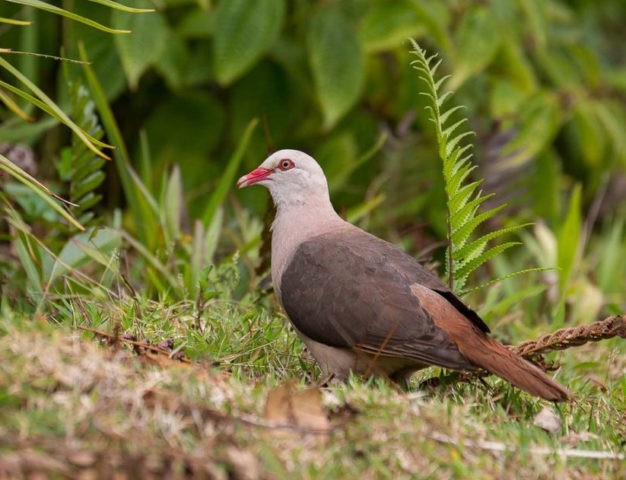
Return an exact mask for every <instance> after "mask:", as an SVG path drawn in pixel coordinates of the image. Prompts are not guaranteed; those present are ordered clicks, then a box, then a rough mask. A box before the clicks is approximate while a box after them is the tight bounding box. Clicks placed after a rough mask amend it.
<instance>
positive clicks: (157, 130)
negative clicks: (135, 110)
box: [146, 91, 224, 177]
mask: <svg viewBox="0 0 626 480" xmlns="http://www.w3.org/2000/svg"><path fill="white" fill-rule="evenodd" d="M172 125H175V126H176V128H172ZM223 129H224V112H223V110H222V107H221V105H220V104H219V103H218V102H217V101H216V100H215V98H214V97H213V96H212V95H210V94H209V93H207V92H203V91H188V92H185V94H184V95H179V96H170V97H169V98H168V99H167V100H166V101H165V102H163V103H162V104H161V105H159V106H158V107H157V108H156V109H155V110H154V111H153V112H152V115H150V117H149V118H148V120H147V122H146V132H147V134H148V140H149V143H150V152H151V154H152V157H153V159H154V163H156V164H159V163H162V162H167V163H169V164H170V165H171V164H174V163H178V164H180V165H181V168H182V171H183V177H184V174H185V172H186V171H187V170H186V168H187V167H192V165H186V164H185V163H186V162H185V159H186V157H187V156H197V157H202V156H206V155H207V154H208V153H210V151H211V150H212V149H213V148H214V147H215V145H217V143H218V142H219V140H220V137H221V132H222V131H223Z"/></svg>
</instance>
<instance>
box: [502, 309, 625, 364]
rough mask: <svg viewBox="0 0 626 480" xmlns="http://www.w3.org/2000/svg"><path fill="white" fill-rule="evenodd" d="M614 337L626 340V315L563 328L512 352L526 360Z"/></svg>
mask: <svg viewBox="0 0 626 480" xmlns="http://www.w3.org/2000/svg"><path fill="white" fill-rule="evenodd" d="M614 337H621V338H626V315H614V316H612V317H608V318H606V319H604V320H601V321H599V322H595V323H590V324H588V325H579V326H577V327H570V328H561V329H559V330H557V331H556V332H553V333H547V334H546V335H542V336H541V337H539V338H538V339H537V340H529V341H527V342H523V343H521V344H519V345H517V346H515V347H512V348H511V350H513V351H514V352H515V353H517V354H518V355H521V356H522V357H524V358H530V357H533V356H535V355H538V354H543V353H548V352H553V351H556V350H566V349H568V348H572V347H578V346H580V345H584V344H585V343H588V342H599V341H600V340H606V339H609V338H614Z"/></svg>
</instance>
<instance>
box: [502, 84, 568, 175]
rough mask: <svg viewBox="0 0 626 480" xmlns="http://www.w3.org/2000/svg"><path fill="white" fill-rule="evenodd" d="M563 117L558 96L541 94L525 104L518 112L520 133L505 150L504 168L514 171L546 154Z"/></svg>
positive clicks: (546, 93) (503, 150)
mask: <svg viewBox="0 0 626 480" xmlns="http://www.w3.org/2000/svg"><path fill="white" fill-rule="evenodd" d="M562 121H563V114H562V112H561V108H560V106H559V101H558V99H557V97H556V95H555V94H554V93H552V92H539V93H538V94H537V95H534V96H533V97H532V98H530V99H529V100H528V101H526V102H524V103H523V104H522V108H521V110H520V111H519V112H518V121H517V123H518V124H519V125H520V130H519V132H518V134H517V135H516V136H515V138H514V139H513V140H512V141H511V142H510V143H508V144H507V145H506V146H505V147H504V148H503V149H502V155H503V156H506V160H503V161H502V163H501V165H502V168H503V169H505V168H511V167H514V166H518V165H520V164H523V163H525V162H528V161H529V160H530V159H531V158H532V157H533V156H535V155H536V154H537V153H539V152H540V151H541V150H543V149H544V148H545V147H546V145H548V144H549V143H550V142H551V141H552V140H553V138H554V136H555V135H556V133H557V131H558V129H559V127H560V126H561V123H562Z"/></svg>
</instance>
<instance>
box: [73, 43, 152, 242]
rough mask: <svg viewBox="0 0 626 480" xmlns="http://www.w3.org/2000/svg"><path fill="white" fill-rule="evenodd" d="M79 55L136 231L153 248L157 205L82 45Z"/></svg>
mask: <svg viewBox="0 0 626 480" xmlns="http://www.w3.org/2000/svg"><path fill="white" fill-rule="evenodd" d="M79 53H80V58H81V60H83V61H84V62H85V63H84V64H83V73H84V75H85V79H86V80H87V85H88V86H89V89H90V91H91V98H92V99H93V101H94V103H95V105H96V107H97V109H98V113H99V114H100V119H101V120H102V125H103V126H104V129H105V131H106V133H107V136H108V138H109V139H110V141H111V143H112V144H113V145H115V150H114V151H113V158H114V160H115V166H116V168H117V173H118V175H119V177H120V180H121V183H122V188H123V190H124V195H125V197H126V200H127V201H128V204H129V206H130V211H131V212H132V217H133V222H134V224H135V228H136V230H137V232H138V234H139V235H140V236H141V239H142V240H143V241H144V243H145V244H146V245H152V244H153V243H154V242H155V241H156V239H155V238H154V237H155V231H156V224H157V219H156V212H155V210H157V208H156V207H155V206H154V205H153V203H154V202H153V201H151V200H153V199H152V198H151V197H150V195H149V194H148V193H147V192H145V187H144V186H143V184H142V183H141V181H140V180H139V179H138V178H137V175H136V173H135V172H134V170H133V168H132V166H131V160H130V156H129V154H128V149H127V148H126V143H125V142H124V138H123V137H122V134H121V132H120V129H119V127H118V125H117V122H116V121H115V117H114V116H113V112H112V110H111V106H110V104H109V102H108V100H107V98H106V95H105V93H104V90H103V89H102V86H101V84H100V82H99V81H98V77H97V76H96V75H95V73H94V71H93V69H92V68H91V65H90V64H89V62H88V59H87V54H86V52H85V49H84V48H83V46H82V45H79Z"/></svg>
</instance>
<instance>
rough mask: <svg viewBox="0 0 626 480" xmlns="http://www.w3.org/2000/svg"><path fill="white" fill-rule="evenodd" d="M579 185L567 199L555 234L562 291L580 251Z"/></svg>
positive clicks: (580, 189)
mask: <svg viewBox="0 0 626 480" xmlns="http://www.w3.org/2000/svg"><path fill="white" fill-rule="evenodd" d="M581 191H582V188H581V185H580V184H577V185H576V186H575V187H574V191H573V192H572V196H571V197H570V201H569V208H568V209H567V215H566V217H565V220H564V221H563V224H562V225H561V228H560V229H559V233H558V235H557V248H558V253H557V266H558V267H559V269H560V270H559V287H560V291H561V292H564V291H565V287H566V286H567V284H568V283H569V280H570V277H571V275H572V272H573V271H574V268H575V266H576V264H577V263H578V259H579V256H580V254H581V253H582V247H583V246H582V245H581V241H582V214H581Z"/></svg>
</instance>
